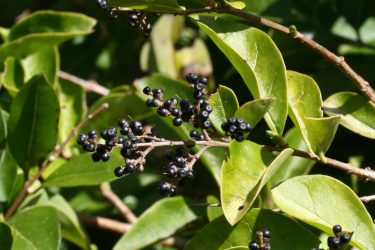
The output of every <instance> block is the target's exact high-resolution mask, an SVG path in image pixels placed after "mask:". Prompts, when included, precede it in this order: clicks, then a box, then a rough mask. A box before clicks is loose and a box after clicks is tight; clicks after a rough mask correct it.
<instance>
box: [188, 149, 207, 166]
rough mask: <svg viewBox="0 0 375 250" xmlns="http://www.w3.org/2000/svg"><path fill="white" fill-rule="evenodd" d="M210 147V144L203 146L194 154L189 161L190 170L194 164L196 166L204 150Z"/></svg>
mask: <svg viewBox="0 0 375 250" xmlns="http://www.w3.org/2000/svg"><path fill="white" fill-rule="evenodd" d="M209 148H210V146H208V145H206V146H204V147H202V148H201V149H199V151H198V152H197V153H196V154H195V155H193V156H192V159H191V161H190V162H189V166H188V168H189V169H190V170H192V169H193V166H194V164H195V162H197V160H198V159H199V158H200V157H201V156H202V154H203V153H204V152H206V150H207V149H209Z"/></svg>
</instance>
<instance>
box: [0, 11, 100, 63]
mask: <svg viewBox="0 0 375 250" xmlns="http://www.w3.org/2000/svg"><path fill="white" fill-rule="evenodd" d="M95 24H96V21H95V20H94V19H92V18H90V17H88V16H85V15H82V14H77V13H71V12H57V11H37V12H34V13H33V14H31V15H29V16H27V17H26V18H24V19H22V20H21V21H20V22H18V23H17V24H16V25H14V26H13V27H12V29H11V30H10V32H9V36H8V40H9V41H8V42H6V43H4V44H2V45H1V46H0V62H2V61H3V60H4V59H5V58H6V57H8V56H14V57H17V58H19V57H24V56H26V55H28V54H32V53H34V52H36V51H38V50H41V49H44V48H52V47H54V46H56V45H58V44H60V43H62V42H64V41H66V40H68V39H71V38H73V37H76V36H80V35H86V34H89V33H91V32H93V27H94V26H95Z"/></svg>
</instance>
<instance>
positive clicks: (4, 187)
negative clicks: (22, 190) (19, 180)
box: [0, 148, 17, 202]
mask: <svg viewBox="0 0 375 250" xmlns="http://www.w3.org/2000/svg"><path fill="white" fill-rule="evenodd" d="M16 175H17V163H16V162H15V160H14V159H13V157H12V155H11V154H10V152H9V149H8V148H6V149H5V150H4V151H3V152H2V153H1V156H0V202H6V201H9V200H10V199H11V197H12V192H13V187H14V183H15V179H16Z"/></svg>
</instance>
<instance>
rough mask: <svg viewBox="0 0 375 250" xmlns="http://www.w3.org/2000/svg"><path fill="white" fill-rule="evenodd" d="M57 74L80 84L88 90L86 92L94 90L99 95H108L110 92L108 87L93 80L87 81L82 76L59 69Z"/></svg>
mask: <svg viewBox="0 0 375 250" xmlns="http://www.w3.org/2000/svg"><path fill="white" fill-rule="evenodd" d="M58 76H59V77H60V78H62V79H65V80H68V81H70V82H72V83H75V84H77V85H79V86H81V87H82V88H83V89H84V90H85V91H88V92H94V93H97V94H99V95H108V94H109V92H110V90H109V89H107V88H106V87H103V86H102V85H100V84H98V83H96V82H94V81H87V80H84V79H82V78H79V77H77V76H74V75H72V74H69V73H67V72H64V71H61V70H60V71H59V72H58Z"/></svg>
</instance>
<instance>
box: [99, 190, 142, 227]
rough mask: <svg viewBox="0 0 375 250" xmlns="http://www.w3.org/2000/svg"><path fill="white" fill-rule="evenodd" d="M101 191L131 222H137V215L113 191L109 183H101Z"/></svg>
mask: <svg viewBox="0 0 375 250" xmlns="http://www.w3.org/2000/svg"><path fill="white" fill-rule="evenodd" d="M100 192H101V194H102V195H103V197H104V198H106V199H107V200H108V201H110V202H111V203H112V204H113V205H114V206H115V207H116V208H117V210H118V211H120V213H121V214H122V216H123V217H124V218H125V220H127V221H128V222H129V223H131V224H134V223H136V222H137V220H138V219H137V216H136V215H135V214H134V213H133V212H132V211H131V210H130V209H129V208H128V207H127V206H126V205H125V203H124V202H123V201H122V200H121V199H120V198H119V197H118V196H117V195H116V194H115V193H114V192H113V191H112V189H111V187H110V186H109V184H108V183H103V184H101V185H100Z"/></svg>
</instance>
